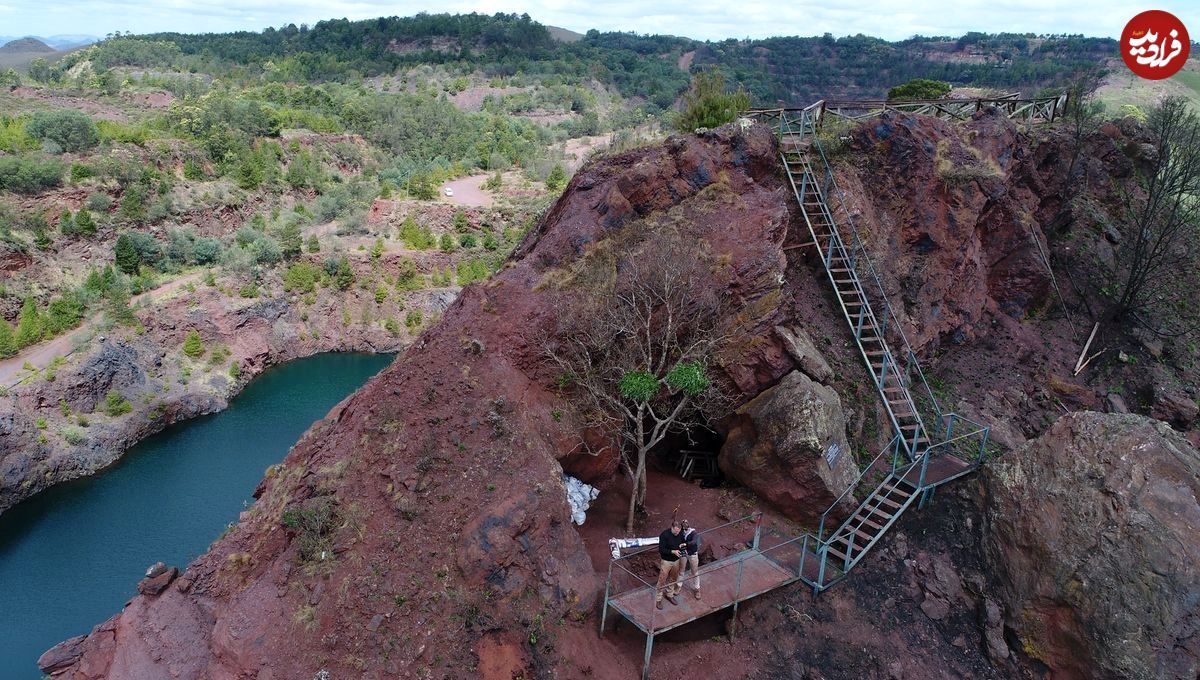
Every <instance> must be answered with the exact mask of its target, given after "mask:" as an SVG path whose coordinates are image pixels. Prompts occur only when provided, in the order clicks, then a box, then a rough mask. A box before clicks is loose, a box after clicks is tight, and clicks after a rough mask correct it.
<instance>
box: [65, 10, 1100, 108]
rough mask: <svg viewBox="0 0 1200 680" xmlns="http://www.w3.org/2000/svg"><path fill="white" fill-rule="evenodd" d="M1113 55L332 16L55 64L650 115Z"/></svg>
mask: <svg viewBox="0 0 1200 680" xmlns="http://www.w3.org/2000/svg"><path fill="white" fill-rule="evenodd" d="M1114 54H1115V42H1114V41H1113V40H1111V39H1108V38H1085V37H1082V36H1074V35H1059V36H1036V35H1033V34H998V35H992V34H983V33H969V34H967V35H965V36H962V37H959V38H949V37H923V36H915V37H913V38H911V39H908V40H904V41H901V42H895V43H892V42H888V41H885V40H882V39H879V38H871V37H867V36H864V35H861V34H860V35H854V36H848V37H842V38H835V37H833V36H832V35H829V34H826V35H824V36H820V37H806V38H802V37H784V38H769V39H765V40H734V39H730V40H724V41H720V42H701V41H695V40H691V39H688V38H679V37H673V36H651V35H637V34H634V33H601V32H598V31H594V30H593V31H589V32H588V33H587V35H586V36H585V37H584V38H583V39H582V40H579V41H576V42H558V41H555V40H554V39H553V38H552V37H551V34H550V31H549V30H548V29H547V28H546V27H545V26H543V25H541V24H539V23H537V22H535V21H533V20H532V19H530V18H529V16H528V15H520V16H518V15H511V14H497V15H495V16H485V15H479V14H469V15H450V14H437V15H430V14H421V15H417V16H415V17H404V18H399V17H381V18H378V19H371V20H365V21H348V20H345V19H334V20H329V21H322V22H319V23H317V24H316V25H314V26H312V27H309V26H306V25H301V26H299V27H297V26H295V25H294V24H289V25H287V26H283V27H280V28H278V29H276V28H268V29H266V30H264V31H262V32H261V33H255V32H237V33H225V34H204V35H188V34H180V33H161V34H155V35H146V36H136V37H134V36H126V37H123V38H120V37H119V38H117V39H111V40H108V41H106V42H105V43H102V44H101V45H100V46H99V47H98V48H97V50H96V51H95V52H93V53H91V54H81V55H78V56H75V57H73V58H71V59H68V60H67V61H66V62H64V63H63V65H62V66H61V70H62V71H69V70H70V69H71V67H72V66H73V65H74V64H77V63H79V62H80V61H81V60H89V59H90V60H91V61H92V63H94V64H95V65H97V66H99V67H101V68H111V67H115V66H140V67H177V68H181V69H184V70H187V71H199V72H205V73H211V74H214V75H218V76H221V77H234V78H243V77H261V78H262V79H264V80H268V81H305V82H326V81H341V82H355V81H358V80H360V79H361V78H364V77H367V78H369V77H373V76H381V75H391V74H394V73H397V72H398V71H403V70H405V69H409V68H412V67H415V66H418V65H436V66H439V67H442V68H444V69H445V70H446V71H447V72H449V73H451V74H454V75H456V76H460V77H464V76H470V75H472V74H475V75H482V76H483V77H486V78H489V79H490V78H502V79H503V78H516V79H518V80H521V81H524V80H526V79H536V80H538V81H540V82H542V83H544V84H546V85H561V84H573V85H578V84H584V83H587V82H589V81H597V82H600V83H603V84H606V85H611V86H613V87H615V88H616V89H617V90H618V91H619V92H620V94H621V95H622V96H624V97H636V98H638V99H639V100H642V101H644V102H645V103H646V104H647V105H648V106H649V107H650V109H651V111H652V112H653V111H657V110H661V109H665V108H669V107H670V106H671V105H672V104H673V103H674V102H675V100H676V99H677V97H678V96H679V95H680V93H682V92H683V90H684V89H686V87H687V83H688V77H687V72H688V70H689V68H692V69H694V68H697V67H701V66H705V65H716V66H720V67H722V68H724V69H726V70H727V71H728V72H729V74H730V76H731V77H732V80H733V81H736V82H738V83H740V84H742V85H744V86H745V87H746V88H747V90H748V91H749V92H750V93H751V95H752V96H753V98H754V100H755V101H756V102H758V103H773V102H775V101H779V100H782V101H785V102H789V103H796V102H806V101H808V100H811V99H815V98H819V97H832V96H855V97H881V96H883V95H884V93H886V91H887V89H888V88H889V87H891V86H893V85H895V84H897V83H900V82H904V81H906V80H909V79H912V78H932V79H936V80H945V81H949V82H951V83H953V84H955V85H965V86H978V87H991V88H998V89H1004V90H1020V91H1022V92H1025V93H1026V94H1031V93H1034V92H1036V91H1038V90H1040V89H1043V88H1046V87H1055V86H1062V85H1063V84H1064V83H1066V82H1067V80H1069V79H1070V78H1071V77H1072V76H1073V75H1075V74H1077V73H1078V72H1079V71H1081V70H1087V69H1092V68H1096V67H1097V66H1099V65H1100V64H1101V63H1102V62H1103V61H1104V60H1105V59H1107V58H1110V57H1112V56H1113V55H1114Z"/></svg>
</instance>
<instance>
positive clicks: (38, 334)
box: [13, 297, 46, 349]
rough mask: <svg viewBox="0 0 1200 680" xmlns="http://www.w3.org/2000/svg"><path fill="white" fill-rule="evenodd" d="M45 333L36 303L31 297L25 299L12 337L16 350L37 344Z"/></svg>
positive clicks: (43, 323)
mask: <svg viewBox="0 0 1200 680" xmlns="http://www.w3.org/2000/svg"><path fill="white" fill-rule="evenodd" d="M45 333H46V329H45V322H44V321H43V319H42V314H41V312H40V311H38V308H37V302H35V301H34V299H33V298H31V297H27V298H25V302H24V304H22V306H21V315H20V316H19V317H18V318H17V332H16V334H15V335H14V336H13V337H14V341H15V342H16V345H17V349H20V348H23V347H28V346H30V345H32V344H35V343H37V342H39V341H40V340H41V339H42V337H43V336H44V335H45Z"/></svg>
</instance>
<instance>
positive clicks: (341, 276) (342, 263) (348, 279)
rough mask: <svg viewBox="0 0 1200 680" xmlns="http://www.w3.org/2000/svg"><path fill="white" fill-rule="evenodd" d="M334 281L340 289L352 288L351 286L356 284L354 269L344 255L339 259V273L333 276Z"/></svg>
mask: <svg viewBox="0 0 1200 680" xmlns="http://www.w3.org/2000/svg"><path fill="white" fill-rule="evenodd" d="M333 282H334V283H335V284H336V285H337V287H338V289H339V290H350V286H353V285H354V270H353V269H351V268H350V261H349V260H347V259H346V258H344V257H343V258H342V259H341V260H339V261H338V267H337V273H336V274H334V276H333Z"/></svg>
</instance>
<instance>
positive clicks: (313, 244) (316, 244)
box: [308, 234, 321, 253]
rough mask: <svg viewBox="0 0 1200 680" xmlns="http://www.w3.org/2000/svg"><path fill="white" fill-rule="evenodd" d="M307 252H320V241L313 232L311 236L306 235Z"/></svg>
mask: <svg viewBox="0 0 1200 680" xmlns="http://www.w3.org/2000/svg"><path fill="white" fill-rule="evenodd" d="M308 252H310V253H319V252H321V241H320V240H319V239H318V238H317V235H316V234H313V235H312V236H309V237H308Z"/></svg>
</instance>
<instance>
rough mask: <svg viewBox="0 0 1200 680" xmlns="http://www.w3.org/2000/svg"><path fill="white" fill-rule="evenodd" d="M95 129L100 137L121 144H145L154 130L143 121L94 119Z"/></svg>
mask: <svg viewBox="0 0 1200 680" xmlns="http://www.w3.org/2000/svg"><path fill="white" fill-rule="evenodd" d="M96 130H97V132H99V134H100V138H101V139H106V140H110V141H114V142H121V143H123V144H136V145H137V146H145V145H146V141H147V140H149V139H151V138H152V137H154V131H153V130H151V129H150V127H149V126H148V125H146V124H145V123H133V124H129V123H121V122H118V121H115V120H99V121H96Z"/></svg>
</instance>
